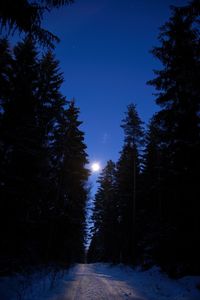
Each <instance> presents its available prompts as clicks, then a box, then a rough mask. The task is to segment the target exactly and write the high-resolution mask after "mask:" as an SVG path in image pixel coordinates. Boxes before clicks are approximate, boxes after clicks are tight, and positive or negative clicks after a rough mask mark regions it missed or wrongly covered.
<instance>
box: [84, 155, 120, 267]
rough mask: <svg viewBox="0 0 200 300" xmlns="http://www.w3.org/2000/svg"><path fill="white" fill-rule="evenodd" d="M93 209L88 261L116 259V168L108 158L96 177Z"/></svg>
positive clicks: (112, 260)
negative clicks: (96, 186) (97, 184)
mask: <svg viewBox="0 0 200 300" xmlns="http://www.w3.org/2000/svg"><path fill="white" fill-rule="evenodd" d="M98 183H99V188H98V190H97V193H96V195H95V207H94V211H93V222H94V229H93V238H92V241H91V245H90V248H89V251H88V259H89V261H109V262H116V261H117V260H118V257H119V254H118V248H119V244H118V243H119V240H118V229H119V222H118V206H117V203H116V170H115V164H114V163H113V162H112V161H111V160H109V161H108V162H107V164H106V166H105V168H104V169H103V170H102V173H101V174H100V176H99V179H98Z"/></svg>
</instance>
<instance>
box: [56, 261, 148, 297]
mask: <svg viewBox="0 0 200 300" xmlns="http://www.w3.org/2000/svg"><path fill="white" fill-rule="evenodd" d="M64 285H65V287H64V290H63V293H62V295H60V296H57V297H55V298H54V300H112V299H115V300H121V299H122V300H131V299H132V300H144V298H142V297H139V295H138V294H137V292H136V291H134V289H133V288H132V287H131V286H129V285H128V284H127V283H126V282H125V281H124V280H121V279H119V278H116V277H115V276H114V277H113V276H112V272H111V274H109V272H106V274H105V273H104V272H102V271H101V270H98V268H96V267H95V265H92V264H79V265H76V267H75V268H74V271H73V273H72V276H71V278H70V280H68V281H65V283H64Z"/></svg>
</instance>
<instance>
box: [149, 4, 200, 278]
mask: <svg viewBox="0 0 200 300" xmlns="http://www.w3.org/2000/svg"><path fill="white" fill-rule="evenodd" d="M194 3H195V1H193V4H194ZM185 12H187V13H185ZM198 15H199V10H198V7H197V6H195V5H193V6H192V9H191V10H188V7H187V9H186V10H185V9H182V8H173V9H172V16H171V18H170V20H169V21H168V22H167V23H166V24H165V25H164V26H163V27H162V29H161V34H160V38H159V40H160V46H158V47H155V48H154V49H153V54H154V55H155V56H156V57H157V58H158V59H159V60H160V61H161V63H162V65H163V69H162V70H159V71H156V72H155V74H156V78H155V79H154V80H152V81H150V84H152V85H154V86H155V87H156V89H157V90H158V91H159V93H158V94H157V98H156V103H157V104H158V105H160V106H161V108H162V109H161V111H160V112H159V113H158V115H157V120H158V122H159V126H160V127H161V128H162V131H163V135H162V144H163V145H164V148H165V155H166V161H165V163H166V164H165V170H166V174H163V178H162V180H163V194H162V197H163V203H164V206H165V214H166V222H167V224H168V228H171V230H170V231H169V232H168V233H167V234H165V236H166V240H165V242H164V243H163V245H162V249H163V260H164V261H163V262H162V263H163V264H164V265H165V266H167V267H168V266H171V268H172V269H173V270H174V271H175V272H176V270H177V269H178V268H180V265H181V266H182V267H183V268H186V267H187V268H188V269H189V264H190V265H191V267H190V268H191V269H193V268H196V267H195V264H196V263H194V262H192V260H193V259H194V257H195V258H196V259H197V256H198V255H197V252H198V251H199V250H198V251H197V250H194V249H199V248H198V246H197V245H198V244H199V241H198V236H199V235H198V231H199V215H198V209H197V203H198V199H199V188H198V180H197V178H198V170H199V167H200V166H199V163H198V162H199V159H198V153H199V150H200V143H199V128H200V127H199V104H200V88H199V86H200V85H199V76H200V65H199V57H200V52H199V23H198ZM186 220H187V222H186ZM172 231H173V234H172ZM172 245H173V246H172ZM164 249H165V250H164ZM166 249H167V251H166ZM192 257H193V258H192ZM188 262H190V263H188Z"/></svg>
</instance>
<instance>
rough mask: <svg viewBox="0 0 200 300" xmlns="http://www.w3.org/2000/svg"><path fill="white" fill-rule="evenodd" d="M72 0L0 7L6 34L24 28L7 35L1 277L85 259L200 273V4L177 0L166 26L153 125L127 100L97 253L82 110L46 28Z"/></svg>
mask: <svg viewBox="0 0 200 300" xmlns="http://www.w3.org/2000/svg"><path fill="white" fill-rule="evenodd" d="M72 2H73V1H50V0H46V1H35V4H31V1H27V0H20V1H19V3H18V4H19V5H21V6H17V9H16V5H15V3H14V1H8V0H7V1H1V4H0V23H1V25H2V28H3V29H2V30H8V31H9V32H12V31H15V30H18V31H20V32H22V33H23V38H22V39H21V40H20V41H18V42H17V43H16V44H15V45H13V43H11V37H10V34H11V33H9V35H8V36H6V37H3V34H2V38H1V39H0V132H1V134H0V199H1V200H0V234H1V247H0V275H5V274H11V273H12V272H21V271H22V270H24V269H26V268H29V267H37V266H41V265H49V264H54V265H60V266H65V267H69V266H70V265H72V264H74V263H77V262H84V261H85V259H87V261H88V262H89V263H93V262H108V263H113V264H119V263H123V264H127V265H133V266H136V265H140V266H142V268H143V269H148V268H150V267H152V266H153V265H159V266H161V268H162V269H163V270H164V271H165V272H167V273H168V274H169V275H170V276H172V277H181V276H184V275H200V258H199V253H200V234H199V233H200V212H199V200H200V191H199V170H200V159H199V153H200V28H199V24H200V2H199V1H198V0H193V1H191V2H189V3H188V5H186V6H181V7H172V8H171V16H170V18H169V20H168V21H166V23H165V24H164V25H163V26H162V28H161V29H160V35H159V37H158V41H159V46H156V47H154V48H153V49H152V56H154V57H155V58H156V59H157V60H158V61H159V62H160V64H161V68H160V69H159V70H155V71H154V74H155V77H154V78H153V79H151V78H149V82H148V84H149V85H151V86H153V87H154V88H155V89H156V91H157V92H156V94H155V96H154V97H155V102H156V104H157V112H156V113H155V114H154V115H153V116H152V118H151V120H150V121H149V123H148V124H144V122H143V120H142V119H141V118H140V116H139V114H138V111H137V106H136V105H135V103H131V104H129V105H128V106H127V109H126V105H125V108H124V109H126V112H125V114H124V118H123V120H122V122H121V124H119V126H121V128H122V130H123V132H124V140H123V147H122V149H119V151H120V155H119V160H118V161H117V162H113V161H112V160H109V161H108V162H107V164H106V166H104V168H103V170H102V172H101V174H100V176H99V179H98V184H99V186H98V190H97V193H96V195H95V197H94V209H93V215H92V226H91V232H90V235H91V242H90V245H89V248H88V249H87V251H86V249H85V245H86V238H87V232H86V231H87V230H86V223H87V220H86V215H87V203H88V200H89V197H90V189H89V184H88V179H89V176H90V170H89V167H88V164H89V159H88V154H87V145H86V143H85V133H84V132H83V131H82V129H81V128H80V127H81V124H82V121H81V120H80V108H79V107H77V105H76V101H75V100H74V99H68V98H67V97H66V96H65V95H63V93H62V92H61V88H62V84H63V81H64V77H63V73H62V71H61V68H60V64H59V61H58V60H57V59H56V57H55V54H54V47H55V44H56V42H57V40H58V37H56V36H55V35H54V34H53V33H51V32H49V31H47V30H45V29H44V28H42V26H41V21H42V19H43V14H44V13H45V11H46V10H52V9H53V8H55V7H59V6H64V5H68V4H70V3H72ZM36 3H37V5H36ZM22 9H23V11H26V12H27V13H26V14H24V15H23V16H26V18H24V17H21V15H20V12H21V10H22ZM142 67H144V66H142ZM94 101H95V100H94ZM127 101H128V99H127ZM94 126H95V124H94ZM86 253H87V257H86Z"/></svg>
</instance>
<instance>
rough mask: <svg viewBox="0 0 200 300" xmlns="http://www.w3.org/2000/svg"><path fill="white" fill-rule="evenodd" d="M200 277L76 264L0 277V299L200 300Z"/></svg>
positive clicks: (119, 266) (106, 265)
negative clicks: (60, 268)
mask: <svg viewBox="0 0 200 300" xmlns="http://www.w3.org/2000/svg"><path fill="white" fill-rule="evenodd" d="M199 283H200V277H195V276H187V277H183V278H181V279H179V280H174V279H170V278H168V276H167V275H166V274H164V273H162V272H161V271H160V269H159V268H158V267H153V268H152V269H150V270H147V271H142V270H140V269H139V268H138V269H132V268H130V267H127V266H124V265H117V266H111V265H109V264H102V263H98V264H85V265H84V264H79V265H76V266H74V267H73V268H71V269H70V270H69V271H65V272H64V271H59V272H53V271H50V270H47V269H46V270H43V271H41V270H40V271H37V272H34V273H32V274H26V275H14V276H11V277H4V278H0V300H18V299H20V300H36V299H37V300H58V299H59V300H64V299H69V300H76V299H83V300H84V299H85V300H88V299H91V300H94V299H105V300H107V299H135V300H200V291H199V290H198V289H197V288H196V286H197V284H198V285H199Z"/></svg>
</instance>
